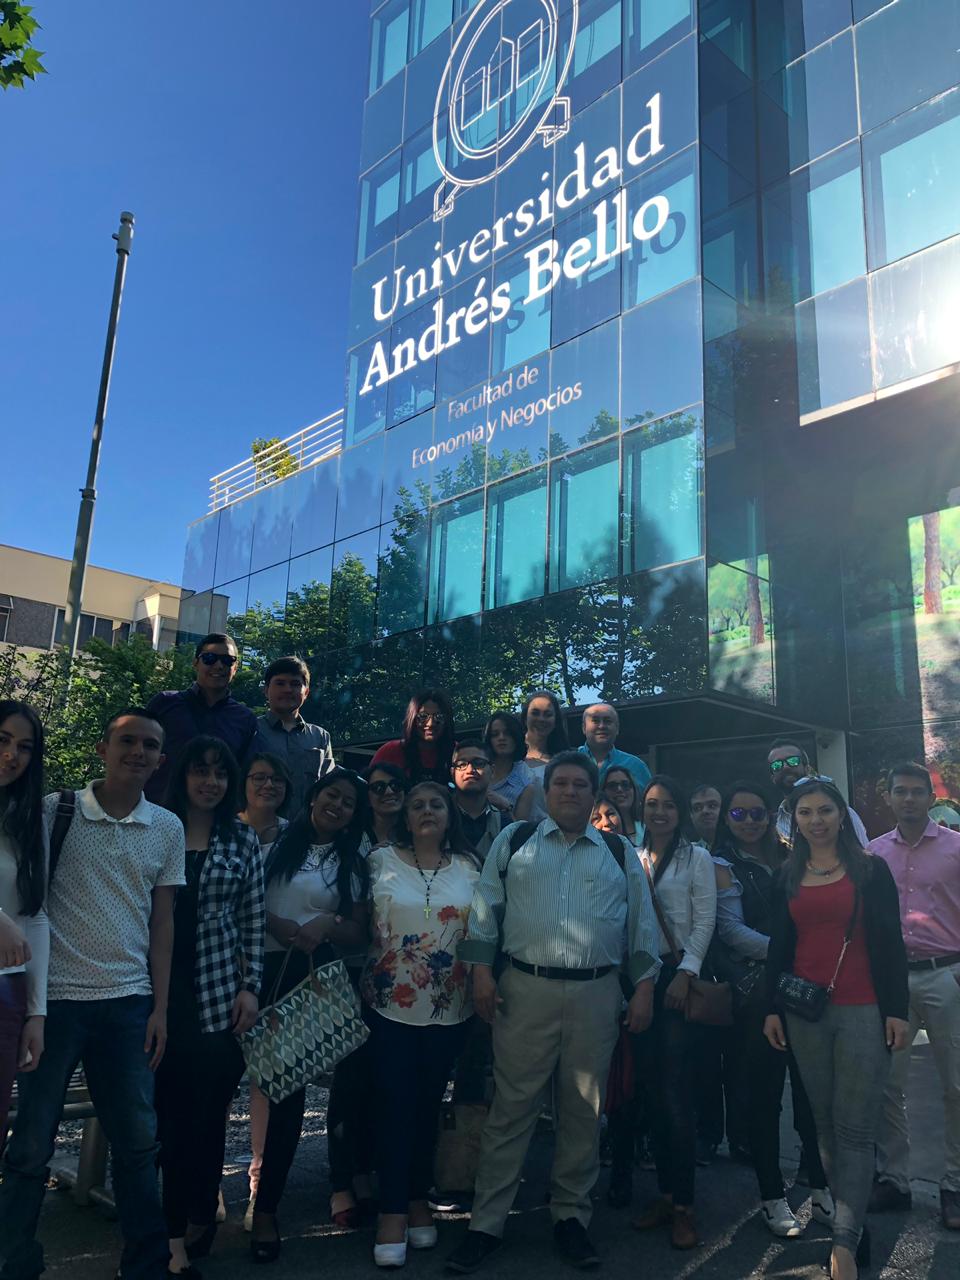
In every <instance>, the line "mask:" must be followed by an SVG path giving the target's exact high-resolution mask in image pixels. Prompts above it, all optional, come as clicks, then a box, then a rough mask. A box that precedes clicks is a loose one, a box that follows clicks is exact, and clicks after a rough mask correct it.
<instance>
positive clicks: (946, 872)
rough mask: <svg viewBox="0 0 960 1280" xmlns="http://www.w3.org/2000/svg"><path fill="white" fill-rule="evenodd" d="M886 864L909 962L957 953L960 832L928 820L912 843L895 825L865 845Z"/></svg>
mask: <svg viewBox="0 0 960 1280" xmlns="http://www.w3.org/2000/svg"><path fill="white" fill-rule="evenodd" d="M868 848H869V849H870V852H871V853H875V854H876V855H877V857H879V858H883V860H884V862H886V864H887V866H888V867H889V868H890V871H891V873H892V874H893V878H894V880H895V881H896V883H897V891H898V892H899V894H900V921H901V923H902V925H903V940H904V942H905V943H906V947H907V958H908V959H910V960H928V959H931V958H932V957H934V956H947V955H952V954H953V953H954V952H960V832H957V831H951V830H950V828H949V827H940V826H938V825H937V824H936V823H935V822H933V821H932V820H931V821H930V822H928V823H927V826H926V830H925V831H924V833H923V835H922V836H921V837H920V839H919V840H918V841H917V843H916V844H914V845H910V844H908V843H907V842H906V840H904V838H903V836H902V835H901V834H900V828H899V827H894V829H893V830H892V831H888V832H887V834H886V835H883V836H877V838H876V840H871V841H870V844H869V846H868Z"/></svg>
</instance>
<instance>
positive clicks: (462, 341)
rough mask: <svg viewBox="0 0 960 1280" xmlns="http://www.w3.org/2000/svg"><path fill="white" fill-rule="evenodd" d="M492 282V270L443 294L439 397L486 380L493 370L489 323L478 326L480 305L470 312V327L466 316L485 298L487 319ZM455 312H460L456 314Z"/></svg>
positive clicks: (487, 316) (487, 317) (452, 393)
mask: <svg viewBox="0 0 960 1280" xmlns="http://www.w3.org/2000/svg"><path fill="white" fill-rule="evenodd" d="M491 288H492V286H491V283H490V276H489V274H487V275H483V276H477V277H475V278H474V279H473V280H465V281H464V282H463V283H462V284H459V285H456V286H455V287H454V288H453V289H451V290H449V292H447V293H445V294H444V296H443V315H442V318H441V321H440V325H441V329H442V334H443V350H442V351H441V353H440V358H439V360H438V362H437V401H438V402H439V401H441V400H445V399H446V398H447V397H448V396H451V395H456V394H457V393H458V392H460V391H463V390H464V389H465V388H466V387H472V386H474V385H475V384H476V383H479V382H485V381H486V379H487V377H488V375H489V373H490V325H489V324H488V323H484V324H483V325H482V326H481V327H479V328H478V327H477V326H478V323H479V319H480V314H479V307H478V310H477V311H476V312H474V313H473V315H472V316H471V321H470V328H471V329H473V330H474V332H473V333H471V332H470V331H469V329H468V327H467V324H466V319H467V313H468V311H469V308H470V307H471V306H472V305H473V304H474V303H478V302H479V301H480V299H485V300H486V304H487V305H486V308H485V309H484V311H483V316H484V318H485V320H489V316H490V294H491ZM455 313H459V314H458V315H456V314H455Z"/></svg>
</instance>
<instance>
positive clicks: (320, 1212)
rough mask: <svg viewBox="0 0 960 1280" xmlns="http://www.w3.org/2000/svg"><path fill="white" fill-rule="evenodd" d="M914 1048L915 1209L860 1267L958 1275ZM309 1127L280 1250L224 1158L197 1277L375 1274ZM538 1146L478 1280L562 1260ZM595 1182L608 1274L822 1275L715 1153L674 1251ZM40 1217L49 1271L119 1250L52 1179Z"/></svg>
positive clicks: (645, 1176) (527, 1278)
mask: <svg viewBox="0 0 960 1280" xmlns="http://www.w3.org/2000/svg"><path fill="white" fill-rule="evenodd" d="M913 1059H914V1061H913V1067H912V1073H911V1074H912V1079H911V1093H910V1096H911V1128H912V1132H913V1134H914V1165H913V1169H912V1173H913V1175H914V1179H915V1180H914V1184H913V1195H914V1209H913V1212H912V1213H911V1214H894V1215H890V1214H887V1215H883V1216H879V1217H875V1218H873V1219H872V1227H873V1234H874V1266H873V1269H872V1271H871V1276H873V1277H882V1278H883V1280H893V1278H894V1277H896V1278H897V1280H958V1277H960V1233H956V1232H953V1233H952V1232H947V1231H945V1230H944V1229H943V1228H942V1227H941V1226H940V1225H939V1219H938V1216H937V1207H938V1198H937V1195H938V1193H937V1184H936V1178H937V1172H938V1169H939V1167H940V1161H941V1158H942V1151H943V1137H942V1107H941V1104H940V1098H939V1084H938V1081H937V1078H936V1075H935V1072H934V1070H933V1066H932V1062H931V1060H930V1051H929V1047H928V1046H926V1045H918V1046H916V1047H915V1048H914V1050H913ZM321 1127H322V1118H321V1117H319V1116H315V1117H313V1118H312V1122H311V1123H310V1124H309V1125H308V1134H307V1137H306V1138H305V1140H304V1142H303V1144H302V1145H301V1149H300V1152H299V1154H298V1161H297V1164H296V1166H295V1168H294V1170H293V1173H292V1174H291V1180H290V1186H289V1189H288V1193H287V1196H286V1199H285V1201H284V1205H283V1221H282V1229H283V1235H284V1248H283V1254H282V1256H281V1259H280V1261H279V1262H278V1263H277V1265H276V1266H274V1267H272V1268H270V1269H269V1270H267V1269H265V1268H255V1267H254V1266H253V1264H252V1263H251V1261H250V1258H249V1254H248V1252H247V1240H248V1239H249V1237H247V1236H246V1235H245V1234H244V1233H243V1230H242V1228H241V1225H240V1218H241V1215H242V1213H243V1208H244V1206H245V1202H246V1185H245V1179H244V1176H243V1173H242V1169H241V1167H240V1165H239V1164H235V1165H232V1166H230V1167H229V1176H228V1177H227V1179H226V1182H225V1190H226V1197H227V1202H228V1208H229V1211H230V1220H229V1222H228V1223H227V1224H226V1225H225V1226H224V1227H222V1228H221V1231H220V1234H219V1235H218V1238H217V1242H216V1245H215V1251H214V1253H213V1255H212V1256H211V1257H210V1258H209V1259H208V1260H206V1261H205V1262H204V1263H203V1264H202V1270H203V1274H204V1277H205V1280H253V1276H254V1275H256V1276H257V1277H259V1280H264V1277H265V1274H266V1275H270V1276H272V1277H273V1278H274V1280H292V1278H293V1277H297V1280H299V1277H301V1276H303V1275H315V1274H317V1273H318V1272H321V1271H322V1273H323V1275H324V1277H328V1278H329V1280H340V1277H347V1276H352V1275H354V1274H365V1275H370V1276H372V1275H373V1274H374V1267H373V1263H372V1260H371V1256H370V1255H371V1247H372V1235H371V1234H370V1233H369V1232H367V1233H362V1234H354V1235H343V1234H340V1233H338V1232H337V1231H336V1230H335V1229H334V1228H333V1227H331V1226H330V1225H329V1223H328V1222H327V1221H326V1216H327V1215H326V1206H327V1195H326V1177H325V1173H326V1166H325V1161H326V1151H325V1147H326V1144H325V1141H324V1139H323V1138H322V1137H321V1136H319V1132H318V1131H319V1130H320V1129H321ZM784 1152H785V1158H784V1164H785V1167H786V1168H791V1167H794V1165H795V1160H796V1141H795V1138H794V1134H793V1131H792V1128H791V1127H790V1124H789V1118H788V1117H785V1121H784ZM549 1156H550V1138H549V1135H541V1136H538V1138H537V1139H536V1142H535V1147H534V1150H533V1152H532V1154H531V1159H530V1163H529V1169H528V1177H527V1180H526V1182H525V1183H524V1186H523V1188H522V1190H521V1196H520V1199H519V1201H518V1205H517V1209H516V1212H515V1213H514V1215H513V1216H512V1218H511V1221H510V1224H509V1227H508V1235H507V1246H505V1247H504V1249H503V1251H502V1253H500V1254H499V1255H498V1256H497V1258H496V1259H495V1260H492V1261H491V1264H490V1265H489V1266H488V1267H487V1268H486V1270H485V1272H484V1273H483V1274H485V1275H487V1276H489V1277H490V1280H514V1278H515V1277H516V1278H519V1277H523V1280H555V1278H556V1276H557V1273H558V1271H559V1272H560V1274H563V1273H564V1271H565V1268H564V1267H563V1264H562V1263H560V1262H558V1260H557V1258H556V1255H555V1254H554V1252H553V1249H552V1243H551V1235H550V1220H549V1213H548V1211H547V1209H546V1207H545V1203H544V1195H543V1192H544V1189H545V1186H546V1169H547V1168H548V1165H549ZM605 1189H606V1172H604V1174H603V1175H602V1177H601V1182H600V1184H599V1187H598V1202H597V1212H596V1216H595V1218H594V1224H593V1228H592V1234H593V1236H594V1238H595V1240H596V1241H597V1243H598V1244H599V1245H600V1247H601V1252H602V1254H603V1270H604V1272H605V1273H606V1274H608V1275H615V1276H622V1277H624V1280H626V1278H627V1277H630V1280H633V1278H634V1277H637V1276H656V1277H676V1278H677V1280H680V1278H681V1277H696V1280H739V1278H740V1277H746V1276H753V1275H762V1276H771V1277H791V1280H822V1277H821V1273H820V1270H819V1263H820V1262H821V1261H822V1260H823V1258H824V1257H825V1255H826V1252H827V1248H828V1246H827V1243H826V1240H827V1238H826V1234H825V1233H824V1231H823V1230H822V1229H821V1228H820V1227H818V1226H817V1225H816V1224H812V1225H811V1226H810V1227H809V1228H808V1230H807V1232H806V1233H805V1235H804V1236H803V1237H802V1238H801V1239H800V1240H798V1241H789V1242H788V1241H777V1240H775V1239H774V1238H773V1237H772V1236H771V1235H770V1234H769V1233H768V1232H767V1231H766V1229H765V1228H764V1227H763V1226H762V1225H761V1224H760V1223H759V1222H758V1221H757V1219H756V1217H755V1216H754V1208H755V1199H754V1197H755V1195H756V1183H755V1181H754V1178H753V1174H752V1172H751V1171H750V1170H749V1169H745V1168H743V1167H742V1166H740V1165H736V1164H733V1163H731V1162H730V1161H729V1160H727V1159H725V1158H723V1157H721V1158H719V1159H718V1160H717V1162H716V1164H714V1165H713V1166H712V1167H711V1168H709V1169H707V1170H703V1171H701V1172H700V1175H699V1184H698V1195H697V1199H698V1220H699V1223H700V1227H701V1234H702V1237H703V1239H704V1242H705V1243H704V1245H703V1247H702V1248H700V1249H698V1250H696V1251H694V1252H692V1253H690V1254H677V1253H674V1252H673V1251H672V1250H671V1249H670V1247H669V1244H668V1241H667V1239H666V1237H665V1236H664V1235H662V1234H658V1233H654V1234H653V1235H649V1234H647V1235H643V1236H640V1235H638V1234H637V1233H636V1232H634V1231H631V1230H630V1227H629V1225H628V1221H627V1215H626V1214H625V1213H623V1212H614V1211H613V1210H611V1209H609V1208H608V1207H607V1206H606V1204H605V1202H604V1200H603V1195H602V1193H603V1191H605ZM653 1193H654V1181H653V1175H652V1174H649V1173H640V1174H639V1175H638V1178H637V1182H636V1199H637V1201H638V1202H640V1201H642V1200H643V1199H645V1198H647V1197H648V1196H652V1195H653ZM790 1200H791V1202H792V1203H793V1205H794V1207H795V1208H798V1209H799V1210H800V1213H801V1216H802V1217H804V1218H806V1217H807V1216H808V1215H807V1212H806V1209H807V1207H808V1204H807V1205H805V1203H804V1193H803V1191H802V1189H800V1188H797V1189H796V1190H795V1191H794V1192H791V1193H790ZM464 1227H465V1220H463V1219H458V1218H456V1217H455V1216H451V1217H450V1218H449V1219H447V1220H445V1221H444V1223H443V1225H442V1226H441V1237H440V1247H439V1249H438V1250H437V1251H436V1252H435V1253H432V1254H431V1253H421V1254H414V1255H412V1256H411V1260H410V1262H409V1263H408V1265H407V1271H408V1272H414V1273H416V1274H417V1275H419V1276H422V1277H424V1280H434V1278H435V1277H439V1276H440V1275H441V1274H442V1273H443V1259H444V1256H445V1254H446V1253H447V1252H448V1251H449V1249H450V1248H451V1247H452V1246H453V1244H454V1243H455V1242H456V1241H457V1240H458V1239H459V1237H460V1234H461V1232H462V1231H463V1230H464ZM41 1230H42V1234H43V1238H44V1241H45V1243H46V1244H47V1248H48V1264H49V1265H48V1276H49V1277H50V1280H110V1277H111V1276H112V1274H113V1270H114V1267H115V1263H116V1258H117V1256H118V1244H117V1231H116V1226H115V1224H113V1223H111V1222H110V1221H109V1220H108V1219H107V1218H106V1216H105V1215H104V1213H103V1211H102V1210H100V1209H96V1208H79V1207H78V1206H76V1205H75V1204H74V1203H73V1201H72V1199H71V1196H70V1194H69V1193H68V1192H55V1193H52V1194H50V1195H48V1197H47V1203H46V1206H45V1209H44V1214H43V1219H42V1223H41ZM570 1274H572V1273H570Z"/></svg>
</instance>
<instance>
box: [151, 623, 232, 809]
mask: <svg viewBox="0 0 960 1280" xmlns="http://www.w3.org/2000/svg"><path fill="white" fill-rule="evenodd" d="M193 669H194V671H195V672H196V675H197V678H196V681H195V683H194V684H192V685H191V686H190V688H189V689H184V690H182V691H181V692H179V693H178V692H176V691H173V692H170V693H158V694H156V695H155V696H154V697H153V698H151V699H150V703H149V705H148V707H147V713H148V714H149V715H150V716H151V717H152V718H153V719H154V720H156V721H157V722H158V723H159V724H161V725H162V726H163V731H164V734H165V735H166V737H165V745H164V751H165V752H166V761H165V763H164V764H163V765H162V766H161V767H160V768H159V769H158V770H157V772H156V773H155V774H154V775H153V777H152V778H151V779H150V782H149V783H148V785H147V787H146V788H145V790H144V794H145V795H146V797H147V799H148V800H152V801H153V803H154V804H163V802H164V797H165V796H166V793H167V780H168V778H169V777H170V772H171V770H172V769H173V766H174V765H175V764H176V762H177V759H178V757H179V755H180V752H181V751H182V750H183V748H184V747H185V746H186V745H187V743H188V742H189V741H190V739H191V738H196V737H198V736H199V735H200V734H209V735H210V736H211V737H213V738H219V739H220V741H221V742H225V743H226V744H227V746H228V747H229V748H230V750H231V751H232V752H233V754H234V755H235V756H236V758H237V761H238V763H239V764H240V765H241V766H242V765H243V763H244V760H245V759H246V757H247V755H248V754H249V752H250V750H251V749H252V747H253V743H254V740H255V738H256V736H257V717H256V716H255V715H254V714H253V712H252V711H251V710H250V708H249V707H245V706H244V705H243V703H242V702H238V701H237V700H236V698H234V697H232V696H231V694H230V683H231V681H232V680H233V677H234V676H235V675H236V671H237V646H236V644H235V643H234V641H233V639H232V637H230V636H226V635H223V634H222V633H221V632H218V631H217V632H214V633H213V634H212V635H209V636H204V638H203V639H202V640H201V641H200V643H199V644H198V645H197V648H196V652H195V654H194V658H193Z"/></svg>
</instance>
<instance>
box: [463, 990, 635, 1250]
mask: <svg viewBox="0 0 960 1280" xmlns="http://www.w3.org/2000/svg"><path fill="white" fill-rule="evenodd" d="M500 995H501V997H502V999H503V1004H502V1006H500V1008H499V1009H498V1012H497V1016H496V1018H495V1020H494V1024H493V1076H494V1081H495V1084H496V1092H495V1094H494V1098H493V1105H492V1106H491V1108H490V1115H489V1118H488V1120H487V1123H486V1126H485V1128H484V1131H483V1142H482V1146H481V1150H480V1168H479V1171H478V1173H477V1184H476V1192H475V1195H474V1200H473V1214H472V1217H471V1219H470V1228H471V1230H473V1231H485V1232H487V1233H488V1234H489V1235H492V1236H501V1235H503V1228H504V1225H505V1223H506V1220H507V1215H508V1213H509V1212H510V1209H511V1206H512V1205H513V1201H514V1197H515V1196H516V1194H517V1188H518V1187H519V1185H520V1177H521V1174H522V1172H523V1162H524V1159H525V1158H526V1154H527V1148H528V1146H529V1145H530V1139H531V1137H532V1136H533V1131H534V1129H535V1127H536V1124H537V1117H538V1115H539V1110H540V1104H541V1099H542V1097H543V1094H544V1090H545V1089H546V1087H547V1085H548V1084H549V1082H550V1079H551V1077H552V1076H553V1075H554V1072H556V1086H555V1087H556V1103H557V1113H558V1114H557V1134H556V1151H555V1154H554V1158H553V1168H552V1170H551V1174H550V1214H551V1216H552V1218H553V1221H554V1222H559V1221H560V1220H561V1219H564V1218H577V1219H578V1220H579V1221H580V1222H581V1223H582V1224H583V1225H584V1226H587V1225H588V1224H589V1222H590V1217H591V1213H592V1206H591V1204H590V1192H591V1191H592V1190H593V1187H594V1185H595V1183H596V1181H597V1175H598V1172H599V1168H600V1160H599V1133H600V1112H601V1110H602V1108H603V1095H604V1090H605V1088H606V1084H607V1073H608V1071H609V1069H610V1059H611V1056H612V1055H613V1050H614V1046H615V1045H616V1042H617V1035H618V1033H619V1019H620V1005H621V995H620V983H619V981H618V978H617V974H616V971H614V972H612V973H608V974H607V975H606V976H605V977H603V978H597V979H596V980H594V981H592V982H557V981H554V980H553V979H550V978H536V977H534V976H533V975H532V974H526V973H521V972H520V971H519V970H518V969H513V968H507V969H506V970H505V971H504V973H503V976H502V977H501V979H500Z"/></svg>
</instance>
